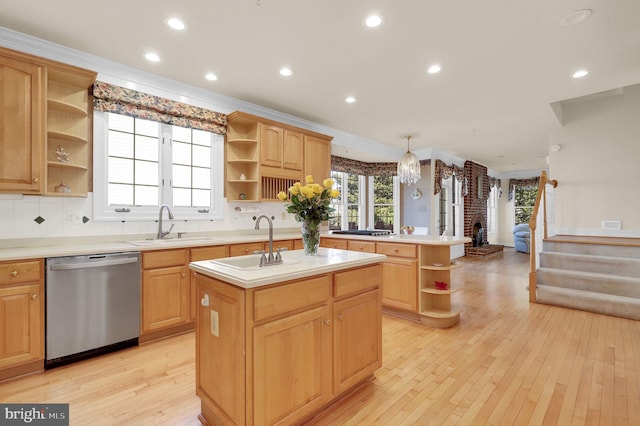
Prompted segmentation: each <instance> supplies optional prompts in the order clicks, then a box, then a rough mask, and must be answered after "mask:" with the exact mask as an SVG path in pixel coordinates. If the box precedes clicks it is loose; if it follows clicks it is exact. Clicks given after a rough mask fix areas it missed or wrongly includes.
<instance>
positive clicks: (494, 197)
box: [487, 185, 500, 234]
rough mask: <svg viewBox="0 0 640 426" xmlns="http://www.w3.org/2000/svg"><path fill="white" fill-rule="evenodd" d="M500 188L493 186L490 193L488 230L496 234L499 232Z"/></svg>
mask: <svg viewBox="0 0 640 426" xmlns="http://www.w3.org/2000/svg"><path fill="white" fill-rule="evenodd" d="M499 193H500V188H498V186H497V185H496V186H492V187H491V191H489V203H488V205H487V213H488V217H487V222H488V223H487V227H488V228H489V229H488V230H487V232H488V233H491V234H495V233H496V232H498V196H499Z"/></svg>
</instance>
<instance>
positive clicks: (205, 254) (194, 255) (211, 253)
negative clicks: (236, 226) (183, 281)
mask: <svg viewBox="0 0 640 426" xmlns="http://www.w3.org/2000/svg"><path fill="white" fill-rule="evenodd" d="M223 257H229V247H227V246H209V247H192V248H191V251H190V256H189V259H190V261H191V262H197V261H200V260H208V259H220V258H223ZM190 287H191V293H190V295H189V296H190V297H189V299H190V304H191V321H195V320H196V313H197V312H198V306H197V305H196V297H195V295H196V294H197V289H196V273H195V272H191V280H190Z"/></svg>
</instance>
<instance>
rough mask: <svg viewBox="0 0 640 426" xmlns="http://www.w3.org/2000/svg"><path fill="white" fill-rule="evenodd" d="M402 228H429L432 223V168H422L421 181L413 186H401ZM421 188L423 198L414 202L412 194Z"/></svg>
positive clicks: (428, 166) (426, 166) (425, 166)
mask: <svg viewBox="0 0 640 426" xmlns="http://www.w3.org/2000/svg"><path fill="white" fill-rule="evenodd" d="M400 187H401V198H400V200H401V201H400V205H401V208H400V211H401V221H400V225H401V226H405V225H406V226H422V227H429V226H430V222H431V196H430V195H431V193H433V187H432V185H431V166H430V165H424V166H421V167H420V179H419V180H418V182H416V183H414V184H413V185H404V184H401V185H400ZM416 188H419V189H420V191H422V198H420V199H418V200H414V199H413V197H412V196H411V194H413V192H414V191H415V190H416Z"/></svg>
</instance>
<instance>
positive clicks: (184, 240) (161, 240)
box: [127, 237, 222, 246]
mask: <svg viewBox="0 0 640 426" xmlns="http://www.w3.org/2000/svg"><path fill="white" fill-rule="evenodd" d="M216 241H222V239H221V238H217V237H189V238H149V239H146V240H136V241H127V243H129V244H133V245H134V246H152V245H161V244H180V243H182V244H189V243H202V242H205V243H206V242H216Z"/></svg>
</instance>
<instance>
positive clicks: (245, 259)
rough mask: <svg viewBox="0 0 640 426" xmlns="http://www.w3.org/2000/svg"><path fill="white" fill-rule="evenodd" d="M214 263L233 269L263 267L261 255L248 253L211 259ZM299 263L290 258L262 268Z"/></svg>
mask: <svg viewBox="0 0 640 426" xmlns="http://www.w3.org/2000/svg"><path fill="white" fill-rule="evenodd" d="M210 262H211V263H213V264H214V265H220V266H226V267H229V268H233V269H244V270H249V269H261V267H260V255H259V254H254V255H248V256H237V257H227V258H224V259H214V260H210ZM296 263H298V261H297V260H293V259H291V260H289V259H282V263H275V264H270V265H264V266H263V267H262V268H270V267H274V266H282V265H293V264H296Z"/></svg>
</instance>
